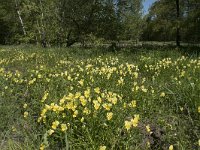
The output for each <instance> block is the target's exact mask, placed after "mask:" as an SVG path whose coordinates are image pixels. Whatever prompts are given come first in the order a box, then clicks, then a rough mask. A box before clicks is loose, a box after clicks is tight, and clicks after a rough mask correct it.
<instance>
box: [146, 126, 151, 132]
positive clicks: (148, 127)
mask: <svg viewBox="0 0 200 150" xmlns="http://www.w3.org/2000/svg"><path fill="white" fill-rule="evenodd" d="M146 130H147V132H149V133H150V132H151V129H150V126H149V125H147V126H146Z"/></svg>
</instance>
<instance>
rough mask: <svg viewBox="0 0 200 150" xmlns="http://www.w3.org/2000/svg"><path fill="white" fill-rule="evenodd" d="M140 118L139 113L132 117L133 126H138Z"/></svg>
mask: <svg viewBox="0 0 200 150" xmlns="http://www.w3.org/2000/svg"><path fill="white" fill-rule="evenodd" d="M139 118H140V117H139V115H134V119H131V123H132V125H133V127H137V126H138V122H139Z"/></svg>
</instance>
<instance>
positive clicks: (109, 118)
mask: <svg viewBox="0 0 200 150" xmlns="http://www.w3.org/2000/svg"><path fill="white" fill-rule="evenodd" d="M112 117H113V113H112V112H109V113H107V119H108V120H111V119H112Z"/></svg>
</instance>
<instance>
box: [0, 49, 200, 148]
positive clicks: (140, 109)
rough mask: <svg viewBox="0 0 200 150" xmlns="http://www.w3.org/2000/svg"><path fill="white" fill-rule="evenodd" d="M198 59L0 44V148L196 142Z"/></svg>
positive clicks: (199, 128)
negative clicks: (0, 45)
mask: <svg viewBox="0 0 200 150" xmlns="http://www.w3.org/2000/svg"><path fill="white" fill-rule="evenodd" d="M199 116H200V58H199V57H198V56H197V53H193V54H189V53H187V52H185V51H184V53H181V50H177V49H171V48H169V49H160V50H159V49H158V50H149V49H146V50H145V49H144V48H143V49H142V48H140V49H135V50H134V49H124V50H121V51H118V52H107V51H106V50H104V49H103V50H102V49H79V48H71V49H58V48H55V49H53V48H52V49H41V48H37V47H35V48H30V47H29V48H28V47H1V48H0V120H1V121H0V133H1V134H0V147H1V149H22V150H23V149H27V150H28V149H30V150H31V149H52V150H55V149H76V150H77V149H92V150H99V149H100V150H105V149H106V150H112V149H113V150H125V149H127V150H129V149H133V150H137V149H138V150H140V149H141V150H142V149H152V150H159V149H166V150H167V149H170V150H172V149H175V150H176V149H177V150H192V149H198V148H199V145H200V141H199V139H200V134H199V133H200V120H199V119H200V117H199Z"/></svg>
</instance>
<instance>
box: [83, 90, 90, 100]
mask: <svg viewBox="0 0 200 150" xmlns="http://www.w3.org/2000/svg"><path fill="white" fill-rule="evenodd" d="M84 96H85V97H86V98H89V97H90V89H87V90H86V91H85V92H84Z"/></svg>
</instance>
